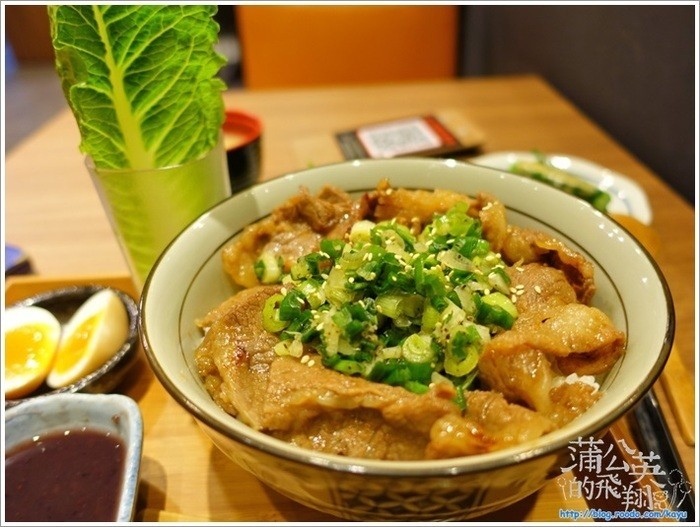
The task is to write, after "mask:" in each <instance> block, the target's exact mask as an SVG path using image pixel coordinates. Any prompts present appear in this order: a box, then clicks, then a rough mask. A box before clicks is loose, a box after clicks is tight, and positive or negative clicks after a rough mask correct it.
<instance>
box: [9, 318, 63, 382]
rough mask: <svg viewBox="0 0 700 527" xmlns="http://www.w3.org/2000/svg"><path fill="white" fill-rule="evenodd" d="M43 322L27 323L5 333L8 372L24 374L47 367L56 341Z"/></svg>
mask: <svg viewBox="0 0 700 527" xmlns="http://www.w3.org/2000/svg"><path fill="white" fill-rule="evenodd" d="M50 333H51V332H50V329H49V328H48V327H47V326H45V325H43V324H27V325H24V326H19V327H17V328H15V329H12V330H10V331H8V332H7V333H5V368H6V370H7V373H8V374H15V375H24V374H26V373H27V372H33V371H41V370H43V369H46V368H47V366H48V365H49V363H50V362H51V360H52V358H53V355H54V352H55V349H56V343H55V342H54V341H53V340H52V339H51V338H50V337H49V335H50Z"/></svg>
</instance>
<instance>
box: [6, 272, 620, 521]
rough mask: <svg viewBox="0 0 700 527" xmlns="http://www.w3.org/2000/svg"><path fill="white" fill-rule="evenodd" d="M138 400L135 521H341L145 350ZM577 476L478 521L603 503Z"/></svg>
mask: <svg viewBox="0 0 700 527" xmlns="http://www.w3.org/2000/svg"><path fill="white" fill-rule="evenodd" d="M91 283H94V284H102V285H109V286H112V287H116V288H118V289H121V290H123V291H124V292H126V293H128V294H130V295H132V296H133V297H134V298H135V299H136V300H138V294H137V293H136V290H135V288H134V285H133V283H132V282H131V279H130V278H129V277H127V276H87V277H64V278H60V277H59V278H45V277H39V276H18V277H11V278H8V279H7V281H6V285H5V302H6V305H9V304H12V303H13V302H16V301H18V300H21V299H23V298H26V297H27V296H30V295H33V294H35V293H38V292H41V291H46V290H49V289H54V288H59V287H64V286H67V285H74V284H91ZM118 391H119V392H120V393H123V394H125V395H128V396H130V397H132V398H133V399H134V400H136V401H137V402H138V404H139V407H140V409H141V413H142V415H143V420H144V444H143V458H142V465H141V474H140V476H141V481H140V486H139V492H138V500H137V513H136V518H135V519H136V520H138V521H147V522H155V521H164V522H176V521H184V522H194V521H236V522H240V521H243V522H261V521H283V522H307V521H322V522H334V521H338V520H339V519H338V518H336V517H334V516H329V515H327V514H323V513H320V512H318V511H316V510H313V509H309V508H307V507H304V506H302V505H299V504H298V503H296V502H295V501H293V500H291V499H289V498H287V497H285V496H282V495H281V494H278V493H277V492H275V491H273V490H271V489H270V488H268V487H266V486H265V485H264V484H263V483H261V482H260V481H259V480H257V479H256V478H255V477H253V476H252V475H250V474H249V473H248V472H246V471H245V470H243V469H242V468H240V467H239V466H238V465H237V464H236V463H234V462H233V461H231V460H229V459H228V458H226V457H225V456H224V454H222V453H221V452H220V451H219V450H218V449H217V448H216V447H214V445H213V444H212V442H211V441H210V440H209V438H208V437H207V436H206V435H205V434H204V433H203V432H202V431H201V430H200V428H199V426H198V425H197V423H196V422H195V421H194V419H193V418H192V417H191V416H190V415H189V414H188V413H187V412H186V411H185V410H184V409H183V408H182V407H180V406H179V405H178V404H177V403H176V402H175V400H174V399H173V398H172V397H171V396H170V395H169V394H168V393H167V392H166V391H165V389H164V388H163V387H162V386H161V384H160V383H159V382H158V380H157V379H156V378H155V377H154V375H153V373H152V371H151V370H150V368H149V366H148V363H147V361H146V359H145V356H144V355H143V350H141V356H140V357H139V361H138V363H137V364H136V365H135V366H134V367H133V368H132V370H131V371H130V372H129V374H128V375H127V378H126V379H125V380H124V381H123V382H122V384H121V385H120V386H119V387H118ZM619 439H624V440H625V442H626V444H627V445H628V446H631V447H633V446H634V441H633V439H632V437H631V435H630V434H629V432H628V429H627V428H626V426H625V425H624V423H618V424H616V425H614V426H613V427H612V428H611V431H610V432H608V433H607V434H606V435H605V436H604V438H603V441H604V444H602V445H600V447H601V449H608V448H612V449H615V452H617V454H618V455H619V456H620V458H621V457H622V456H623V452H621V451H620V449H619V444H618V440H619ZM572 482H573V474H572V473H570V472H568V473H563V474H562V476H560V477H557V478H555V479H554V480H552V481H551V482H550V483H549V484H547V485H546V486H545V487H544V488H542V489H541V490H540V491H539V492H537V493H535V494H533V495H531V496H529V497H528V498H526V499H524V500H521V501H519V502H518V503H516V504H514V505H511V506H509V507H507V508H504V509H502V510H500V511H498V512H496V513H493V514H490V515H488V516H484V517H482V518H480V519H479V521H504V522H520V521H536V522H550V521H551V522H561V521H563V520H565V519H566V518H562V517H561V514H562V513H561V511H571V510H573V511H584V510H587V509H591V508H594V507H600V506H601V503H600V502H592V503H588V502H587V501H586V500H585V499H584V498H583V497H581V496H576V495H572V493H571V492H568V491H567V488H568V489H570V488H571V485H572Z"/></svg>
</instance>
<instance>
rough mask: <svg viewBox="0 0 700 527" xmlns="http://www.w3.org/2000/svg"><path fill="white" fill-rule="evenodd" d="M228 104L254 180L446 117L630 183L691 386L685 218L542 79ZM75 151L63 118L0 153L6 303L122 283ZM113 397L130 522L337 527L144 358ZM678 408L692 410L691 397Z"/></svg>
mask: <svg viewBox="0 0 700 527" xmlns="http://www.w3.org/2000/svg"><path fill="white" fill-rule="evenodd" d="M225 101H226V106H227V108H231V109H238V110H242V111H246V112H250V113H253V114H256V115H257V116H259V117H260V118H261V119H262V122H263V126H264V132H263V134H264V135H263V161H262V174H261V177H260V179H261V180H268V179H271V178H273V177H276V176H278V175H281V174H283V173H287V172H292V171H296V170H299V169H303V168H306V167H308V166H310V165H319V164H324V163H328V162H335V161H341V160H342V154H341V152H340V150H339V149H338V147H337V146H336V144H335V141H334V134H335V132H339V131H343V130H347V129H351V128H355V127H357V126H358V125H362V124H367V123H372V122H377V121H382V120H386V119H392V118H398V117H406V116H413V115H419V114H429V113H438V114H441V115H445V116H449V119H450V122H451V123H452V124H453V125H454V126H456V127H458V128H459V127H460V126H462V124H465V125H474V126H476V127H477V128H478V129H480V130H481V132H483V135H484V142H483V145H482V147H481V150H480V152H473V153H472V154H476V153H486V152H495V151H505V150H531V149H534V148H537V149H539V150H541V151H544V152H550V153H555V152H558V153H565V154H569V155H575V156H579V157H582V158H586V159H589V160H591V161H593V162H595V163H598V164H600V165H603V166H606V167H609V168H611V169H613V170H616V171H618V172H620V173H622V174H625V175H626V176H628V177H629V178H631V179H633V180H635V181H636V182H637V183H638V184H639V185H640V186H641V187H642V188H643V189H644V191H645V192H646V193H647V195H648V197H649V201H650V204H651V207H652V210H653V215H654V219H653V227H654V228H655V229H656V231H657V232H658V233H659V234H660V236H661V241H662V250H661V252H660V253H659V254H658V258H657V262H658V264H659V266H660V268H661V270H662V271H663V273H664V275H665V277H666V279H667V281H668V283H669V286H670V289H671V292H672V295H673V300H674V304H675V309H676V321H677V326H676V340H675V343H676V349H675V350H674V352H673V353H674V354H675V355H677V356H676V359H677V361H676V362H675V364H676V365H678V364H680V368H681V370H682V373H683V375H686V376H690V377H689V379H690V382H691V384H690V385H691V386H694V378H695V373H694V372H695V359H694V357H695V351H696V350H695V317H696V313H695V304H694V293H695V289H696V284H695V276H694V255H695V242H694V224H695V215H694V210H693V208H692V207H690V206H688V205H687V203H686V202H684V201H683V200H682V199H681V198H680V197H679V195H677V194H676V193H675V192H673V191H672V190H671V189H670V188H669V186H668V185H666V184H665V183H664V182H663V181H662V180H661V179H660V178H659V177H658V176H656V175H655V174H653V173H652V172H651V171H649V170H648V169H647V168H646V167H645V166H643V165H642V164H641V163H640V162H639V161H638V160H637V159H635V158H634V157H633V156H632V155H631V154H630V153H629V152H627V151H626V150H625V149H624V148H622V147H621V146H620V145H619V144H618V143H616V142H615V141H614V140H613V139H612V138H611V137H609V136H608V135H607V134H606V133H605V132H603V131H602V130H601V129H600V128H598V127H597V126H596V125H595V124H594V123H592V122H591V121H590V120H588V119H587V118H586V117H585V116H584V115H583V114H582V113H581V112H579V111H578V110H577V109H576V108H575V107H574V106H573V105H572V104H570V103H569V102H568V101H566V100H565V99H564V98H563V97H562V96H561V95H560V94H558V93H557V92H556V91H555V90H553V89H552V88H551V87H550V86H549V85H547V84H546V83H545V82H543V81H542V80H541V79H540V78H538V77H534V76H516V77H494V78H480V79H465V80H455V81H444V82H425V83H419V84H413V83H410V84H397V85H380V86H362V87H351V88H337V89H305V90H298V91H291V90H284V91H244V90H234V91H229V92H227V93H226V94H225ZM11 124H12V123H9V125H10V126H11ZM78 144H79V134H78V130H77V126H76V124H75V121H74V119H73V116H72V115H71V114H70V112H69V111H68V110H66V111H64V112H63V113H61V114H60V115H58V116H56V117H55V118H54V119H52V120H50V121H49V122H47V123H46V125H45V126H43V127H42V128H41V129H39V130H38V131H36V132H35V133H34V134H33V135H32V136H31V137H29V138H28V139H27V140H26V141H25V142H24V143H22V144H21V145H19V146H18V147H17V148H16V149H14V150H13V151H12V152H10V154H9V155H8V156H7V157H6V166H5V186H6V188H5V194H4V197H5V234H6V237H5V241H6V243H12V244H17V245H20V246H21V247H22V248H23V249H24V250H25V251H26V253H27V254H28V255H29V257H30V259H31V262H32V265H33V268H34V270H35V272H36V273H37V274H38V275H39V276H38V277H33V278H32V277H30V278H27V279H21V280H19V282H18V283H15V288H14V289H13V290H12V291H10V293H11V295H12V296H14V295H17V294H21V293H26V294H28V292H29V291H30V290H31V289H32V288H41V287H48V286H51V285H53V284H55V283H61V282H65V281H85V280H93V281H94V280H99V281H103V282H107V283H118V284H124V287H127V288H128V287H131V284H130V282H129V280H128V278H127V275H128V270H127V267H126V264H125V263H124V260H123V259H122V256H121V253H120V250H119V246H118V245H117V242H116V239H115V237H114V235H113V233H112V231H111V229H110V225H109V223H108V221H107V219H106V216H105V214H104V212H103V209H102V207H101V205H100V202H99V199H98V197H97V194H96V192H95V190H94V188H93V187H92V183H91V181H90V178H89V176H88V173H87V170H86V169H85V167H84V165H83V157H82V155H81V154H80V152H79V150H78ZM466 157H469V155H467V156H466ZM8 285H9V284H8ZM134 294H137V293H136V292H134ZM11 295H10V294H8V301H9V300H10V299H11ZM120 391H123V392H124V393H127V394H128V395H130V396H132V397H133V398H134V399H136V400H137V401H138V402H139V405H140V407H141V410H142V413H143V416H144V421H145V439H144V456H143V465H142V473H141V489H140V493H139V516H138V518H140V519H161V520H163V519H178V518H186V519H197V518H199V519H205V520H206V519H212V520H217V519H218V520H223V519H226V520H231V521H312V520H325V521H330V520H332V519H333V518H330V517H328V516H325V515H323V514H320V513H318V512H316V511H313V510H310V509H306V508H305V507H302V506H300V505H297V504H296V503H294V502H293V501H291V500H289V499H287V498H285V497H283V496H280V495H279V494H277V493H275V492H273V491H271V490H269V489H267V488H266V487H265V486H264V485H263V484H261V483H260V482H258V481H257V480H256V479H255V478H253V477H252V476H250V475H249V474H248V473H247V472H245V471H243V470H242V469H240V468H238V467H237V466H236V465H235V464H233V463H231V462H229V461H228V460H227V459H225V458H224V457H223V455H222V454H220V453H219V452H218V451H217V450H216V449H214V448H213V447H212V446H211V444H210V442H209V440H208V439H207V438H206V437H205V436H204V435H203V433H202V432H201V431H200V430H199V428H198V426H197V425H196V424H195V423H194V422H193V420H192V419H191V418H190V417H189V415H188V414H187V413H186V412H185V411H184V410H183V409H181V408H180V407H179V406H178V405H177V404H176V403H175V402H174V401H173V400H172V399H171V398H170V397H169V396H168V395H167V394H166V393H165V391H164V390H163V389H162V387H161V386H160V384H159V383H158V382H157V381H156V380H154V378H153V376H152V374H151V372H150V370H149V368H148V366H147V364H146V363H145V361H141V363H140V364H139V365H138V366H137V367H136V368H135V369H134V371H133V372H132V374H131V375H130V377H129V379H128V380H127V381H126V382H125V384H124V386H122V387H121V388H120ZM655 392H656V393H657V396H658V397H659V399H660V402H661V405H662V409H663V410H664V415H665V416H666V419H667V421H668V424H669V427H670V429H671V431H672V433H673V434H674V436H675V437H676V438H677V441H676V443H677V448H678V451H679V453H680V455H681V457H682V460H683V462H684V464H685V469H686V471H687V473H688V475H689V478H690V481H691V482H693V483H694V482H695V463H696V456H695V448H694V442H692V444H690V443H691V441H690V438H688V437H687V435H688V432H687V428H688V426H690V427H691V429H693V430H694V424H693V423H687V422H686V423H685V425H684V423H683V422H681V421H679V420H678V419H677V416H676V414H674V413H673V412H672V411H671V406H670V404H669V399H668V398H667V396H666V392H665V391H664V390H663V389H661V383H657V385H656V387H655ZM682 404H683V405H685V407H686V408H687V409H690V410H691V413H694V406H693V405H694V398H693V397H692V393H691V394H688V397H687V400H684V401H682ZM682 431H685V436H686V438H685V439H684V438H683V437H682V434H681V432H682ZM568 505H571V503H565V502H563V500H562V495H561V489H560V488H559V487H558V486H557V485H556V484H554V483H552V484H550V485H548V486H547V487H545V488H544V489H542V491H540V492H539V493H537V494H536V495H535V496H532V497H531V498H528V499H527V500H524V501H522V502H519V503H518V504H516V505H514V506H512V507H509V508H508V509H507V510H504V511H502V513H501V515H499V516H494V518H496V519H503V520H511V521H517V520H532V521H559V520H560V518H559V509H560V508H561V507H564V506H568ZM159 511H167V512H159Z"/></svg>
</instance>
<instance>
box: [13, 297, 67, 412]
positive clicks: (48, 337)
mask: <svg viewBox="0 0 700 527" xmlns="http://www.w3.org/2000/svg"><path fill="white" fill-rule="evenodd" d="M3 331H4V333H5V382H4V390H5V397H6V398H7V399H17V398H19V397H24V396H25V395H28V394H30V393H31V392H33V391H34V390H36V389H37V388H38V387H39V386H40V385H41V383H42V382H44V379H46V376H47V375H48V373H49V371H50V370H51V366H52V365H53V363H54V358H55V356H56V351H57V349H58V344H59V342H60V339H61V323H60V322H59V321H58V319H57V318H56V317H55V316H54V315H53V314H52V313H51V312H50V311H48V310H46V309H44V308H43V307H38V306H17V307H11V308H9V309H7V310H5V317H4V320H3Z"/></svg>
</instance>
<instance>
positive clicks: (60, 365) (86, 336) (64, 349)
mask: <svg viewBox="0 0 700 527" xmlns="http://www.w3.org/2000/svg"><path fill="white" fill-rule="evenodd" d="M99 320H100V313H96V314H94V315H92V316H91V317H88V318H86V319H85V320H83V322H82V323H81V324H80V325H79V326H78V327H77V328H75V331H73V332H72V333H71V334H70V335H69V336H68V337H67V338H66V339H65V340H64V341H63V342H62V343H61V347H60V348H59V350H58V354H57V356H56V364H54V367H53V370H54V371H55V372H57V373H61V374H64V373H66V372H67V371H69V370H70V369H71V368H73V366H75V364H76V363H77V362H78V361H79V360H80V358H81V357H82V356H83V355H84V354H85V350H87V348H88V346H89V344H90V338H91V337H92V335H93V333H94V331H95V328H96V327H97V325H98V323H99Z"/></svg>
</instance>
